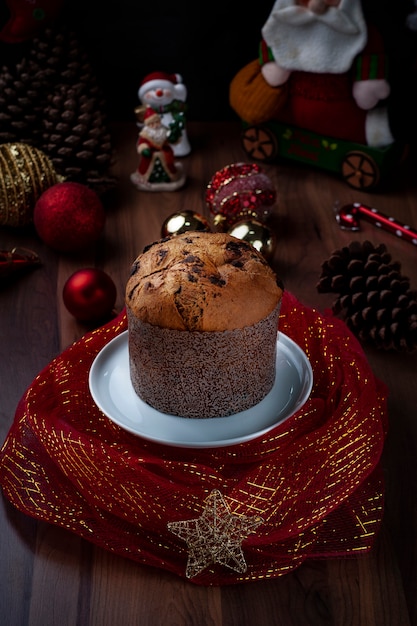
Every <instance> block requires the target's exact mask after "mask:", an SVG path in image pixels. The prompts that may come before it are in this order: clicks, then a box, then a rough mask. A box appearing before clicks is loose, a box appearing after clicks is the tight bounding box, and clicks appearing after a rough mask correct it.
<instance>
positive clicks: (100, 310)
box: [62, 268, 117, 322]
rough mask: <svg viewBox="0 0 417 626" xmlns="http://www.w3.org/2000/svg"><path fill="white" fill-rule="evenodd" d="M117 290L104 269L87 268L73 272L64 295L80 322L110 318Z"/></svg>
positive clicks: (69, 309) (65, 302) (69, 307)
mask: <svg viewBox="0 0 417 626" xmlns="http://www.w3.org/2000/svg"><path fill="white" fill-rule="evenodd" d="M116 296H117V290H116V285H115V284H114V282H113V280H112V278H111V277H110V276H109V275H108V274H106V272H104V271H103V270H100V269H96V268H86V269H82V270H78V271H76V272H74V274H72V275H71V276H70V277H69V278H68V280H67V282H66V283H65V285H64V288H63V291H62V297H63V300H64V304H65V306H66V307H67V309H68V311H69V312H70V313H71V315H73V316H74V317H75V318H76V319H77V320H79V321H80V322H95V321H99V320H100V321H101V320H105V319H106V318H110V316H111V314H112V311H113V307H114V304H115V302H116Z"/></svg>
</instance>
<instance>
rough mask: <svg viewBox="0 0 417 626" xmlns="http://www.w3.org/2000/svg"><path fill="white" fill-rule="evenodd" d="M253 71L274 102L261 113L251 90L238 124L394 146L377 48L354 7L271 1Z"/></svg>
mask: <svg viewBox="0 0 417 626" xmlns="http://www.w3.org/2000/svg"><path fill="white" fill-rule="evenodd" d="M259 66H260V70H259ZM258 70H259V71H260V76H261V77H262V79H263V81H264V83H265V85H266V86H267V87H268V89H269V90H271V93H272V95H273V98H275V100H273V99H271V105H270V106H269V109H268V110H266V109H265V110H264V111H262V107H263V106H265V104H264V103H265V102H266V100H261V96H260V94H261V91H262V89H261V88H259V89H258V94H259V95H258V98H257V99H256V97H255V96H251V100H250V106H251V108H252V110H249V109H248V106H247V104H246V105H244V103H243V102H242V106H243V105H244V106H246V109H245V110H244V111H243V115H241V117H243V119H245V120H246V121H248V122H251V119H250V117H251V116H252V119H253V120H255V121H256V123H260V122H261V121H269V120H272V119H276V120H279V121H281V122H284V123H287V124H291V125H292V126H295V127H299V128H303V129H306V130H310V131H312V132H315V133H319V134H322V135H325V136H330V137H335V138H338V139H342V140H343V139H344V140H347V141H352V142H356V143H360V144H367V145H369V146H373V147H383V146H387V145H389V144H391V143H392V142H393V141H394V138H393V135H392V132H391V129H390V125H389V119H388V113H387V107H386V100H387V98H388V96H389V94H390V85H389V84H388V81H387V77H386V72H387V65H386V59H385V54H384V48H383V41H382V37H381V35H380V33H379V32H378V31H377V30H376V29H374V28H373V26H372V25H371V24H370V23H369V22H368V21H367V20H366V19H365V17H364V12H363V8H362V4H361V0H276V2H275V3H274V5H273V8H272V11H271V13H270V15H269V17H268V19H267V21H266V22H265V24H264V26H263V28H262V41H261V46H260V57H259V60H258ZM257 80H258V81H259V80H260V79H259V77H258V79H257ZM258 84H259V83H258ZM237 88H238V85H237V84H235V85H232V89H235V93H236V96H235V95H234V94H233V92H231V102H232V106H233V102H234V98H235V99H236V100H237V101H238V105H239V106H240V104H241V96H239V95H238V91H237ZM274 90H275V92H274ZM241 92H242V90H241ZM268 93H269V92H268ZM247 102H249V98H248V97H246V103H247ZM257 107H258V108H259V110H257ZM238 113H239V114H240V112H239V111H238ZM262 117H263V118H264V119H263V120H262Z"/></svg>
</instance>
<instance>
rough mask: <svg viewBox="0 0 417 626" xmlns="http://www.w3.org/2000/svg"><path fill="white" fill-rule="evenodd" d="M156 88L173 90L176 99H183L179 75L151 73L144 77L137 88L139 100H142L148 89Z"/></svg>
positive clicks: (183, 87)
mask: <svg viewBox="0 0 417 626" xmlns="http://www.w3.org/2000/svg"><path fill="white" fill-rule="evenodd" d="M158 87H160V88H161V89H164V88H174V91H175V95H176V97H177V98H178V99H179V100H182V99H185V96H186V90H185V85H184V84H183V82H182V76H181V74H168V73H167V72H152V73H151V74H148V75H147V76H145V78H144V79H143V80H142V82H141V84H140V86H139V91H138V96H139V99H140V100H142V97H143V95H144V94H145V93H146V92H147V91H149V90H150V89H157V88H158Z"/></svg>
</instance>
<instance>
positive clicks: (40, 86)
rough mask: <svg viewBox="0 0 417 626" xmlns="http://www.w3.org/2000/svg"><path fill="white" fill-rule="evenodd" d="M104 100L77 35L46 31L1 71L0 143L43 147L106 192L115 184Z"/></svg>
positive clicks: (64, 168) (71, 173)
mask: <svg viewBox="0 0 417 626" xmlns="http://www.w3.org/2000/svg"><path fill="white" fill-rule="evenodd" d="M105 110H106V104H105V101H104V99H103V97H102V95H101V91H100V88H99V86H98V82H97V80H96V77H95V74H94V72H93V69H92V67H91V66H90V63H89V60H88V58H87V55H86V53H85V52H84V51H83V50H82V48H81V47H80V45H79V42H78V39H77V37H76V35H75V34H74V33H72V32H69V31H67V30H66V29H62V30H60V31H59V32H56V31H55V30H53V29H45V30H44V31H42V33H41V35H40V36H39V37H37V38H34V39H33V40H32V41H31V46H30V48H29V49H28V51H27V53H26V56H25V57H24V58H23V59H21V60H20V61H19V62H18V63H16V64H15V66H14V67H3V69H2V72H1V73H0V112H1V113H0V142H2V143H10V142H19V143H28V144H31V145H32V146H34V147H36V148H38V149H39V150H42V152H44V153H45V154H46V155H47V156H48V157H49V158H50V160H51V161H52V163H53V165H54V167H55V169H56V171H57V173H58V174H60V175H61V176H64V177H65V178H66V179H67V180H73V181H77V182H80V183H84V184H88V185H89V186H92V187H95V188H96V191H98V192H100V191H105V190H106V189H107V188H108V187H111V186H112V185H113V183H114V181H113V179H112V177H111V176H109V174H108V170H109V168H110V165H111V137H110V132H109V129H108V126H107V120H106V114H105Z"/></svg>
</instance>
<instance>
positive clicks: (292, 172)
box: [0, 123, 417, 626]
mask: <svg viewBox="0 0 417 626" xmlns="http://www.w3.org/2000/svg"><path fill="white" fill-rule="evenodd" d="M189 134H190V140H191V142H192V148H193V151H192V153H191V155H190V156H189V157H187V158H186V159H184V164H185V167H186V168H187V176H188V178H187V185H186V186H185V187H184V189H182V190H179V191H175V192H170V193H144V192H138V191H137V190H136V189H135V188H134V187H133V186H132V185H131V183H130V181H129V174H130V172H131V171H133V170H134V169H135V167H136V158H137V157H136V152H135V140H136V128H135V126H134V125H131V124H120V125H115V126H114V128H113V135H114V146H115V153H114V165H113V171H114V174H115V175H116V176H117V180H118V183H117V187H116V189H115V190H114V191H112V192H111V193H110V194H109V196H108V197H107V198H106V211H107V222H106V229H105V233H104V234H103V236H102V237H101V239H100V240H99V241H98V243H97V244H96V245H95V246H94V247H93V248H92V249H91V250H88V251H87V252H84V253H82V254H79V255H60V254H58V253H55V252H54V251H52V250H51V249H48V247H47V246H46V245H45V244H43V243H42V242H41V241H40V240H39V238H38V237H37V236H36V233H35V232H34V231H33V229H31V228H28V229H24V230H21V231H18V230H13V229H8V228H4V227H3V228H1V229H0V249H11V248H13V247H14V246H16V245H19V246H27V247H29V248H31V249H33V250H35V251H36V252H37V253H38V254H39V255H40V257H41V260H42V266H41V267H40V268H38V269H35V270H33V271H31V272H29V273H27V274H26V275H23V276H20V277H18V278H16V279H14V280H12V281H9V284H7V285H3V286H2V288H1V291H0V391H1V403H0V441H1V443H2V442H3V441H4V439H5V437H6V435H7V432H8V429H9V427H10V425H11V423H12V421H13V417H14V412H15V409H16V406H17V403H18V401H19V399H20V397H21V396H22V394H23V392H24V391H25V389H26V388H27V386H28V385H29V384H30V383H31V381H32V380H33V378H34V377H35V376H36V375H37V374H38V373H39V371H40V370H41V369H42V368H43V367H44V366H46V365H47V364H48V363H49V361H50V360H51V359H52V358H53V357H55V356H56V355H57V354H59V352H60V351H61V350H63V349H64V348H65V347H67V346H68V345H70V344H71V343H72V342H73V341H75V340H77V339H78V338H79V337H81V336H82V334H84V333H85V332H86V330H89V328H88V327H87V326H86V325H83V324H80V323H77V322H76V321H75V320H74V319H73V318H72V316H71V315H70V314H69V313H68V311H67V310H66V308H65V306H64V305H63V302H62V288H63V285H64V283H65V281H66V279H67V278H68V277H69V275H70V274H71V273H72V272H73V271H75V270H77V269H79V268H82V267H87V266H96V267H100V268H102V269H104V270H105V271H106V272H107V273H109V274H110V275H111V276H112V278H113V280H114V281H115V283H116V287H117V291H118V296H117V302H116V309H117V310H118V311H120V310H121V308H122V307H123V294H124V286H125V282H126V278H127V275H128V272H129V269H130V264H131V262H132V261H133V259H134V258H135V257H136V256H137V254H138V253H139V252H140V251H141V250H142V248H143V247H144V246H145V245H146V244H148V243H150V242H152V241H154V240H155V239H158V238H159V237H160V230H161V225H162V223H163V221H164V220H165V219H166V218H167V217H168V216H169V215H171V214H172V213H174V212H176V211H178V210H180V209H191V210H194V211H196V212H199V213H201V214H204V215H206V217H210V216H209V213H208V210H207V208H206V206H205V203H204V195H205V187H206V185H207V183H208V182H209V180H210V178H211V176H212V175H213V174H214V172H215V171H216V170H217V169H219V168H221V167H223V166H224V165H227V164H228V163H232V162H237V161H242V160H247V157H246V155H245V153H244V151H243V148H242V146H241V142H240V127H239V125H238V124H234V123H206V124H199V123H192V124H190V129H189ZM265 169H266V171H267V173H268V174H269V175H270V177H271V178H272V180H273V182H274V184H275V185H276V189H277V194H278V199H277V205H276V208H275V210H274V215H273V217H272V224H273V228H274V230H275V232H276V236H277V246H276V249H275V254H274V258H273V260H272V261H271V264H272V265H273V267H274V269H275V270H276V271H277V273H278V274H279V275H280V276H281V277H282V279H283V280H284V283H285V286H286V288H287V289H288V290H289V291H291V292H293V293H294V294H295V295H296V296H297V297H298V298H299V299H300V300H301V301H302V302H303V303H304V304H307V305H309V306H312V307H315V308H317V309H319V310H321V311H324V310H325V309H326V308H328V307H330V306H331V303H332V300H333V297H332V296H331V295H329V294H319V293H318V292H317V289H316V283H317V280H318V277H319V274H320V269H321V264H322V262H323V261H324V260H325V259H326V258H327V257H328V256H329V254H330V253H331V252H332V251H333V250H335V249H337V248H340V247H341V246H343V245H347V244H348V243H350V242H351V241H352V240H353V239H358V240H361V241H364V240H366V239H368V240H370V241H372V242H373V243H375V244H377V243H384V244H385V245H386V246H387V248H388V250H389V252H390V254H391V256H392V258H393V259H394V260H397V261H399V262H400V263H401V266H402V271H403V273H404V274H405V275H406V276H408V277H409V278H410V280H411V284H412V286H413V288H414V289H416V288H417V248H415V247H413V246H411V245H410V244H407V243H406V242H403V241H401V240H399V239H398V238H396V237H394V236H392V235H390V234H388V233H384V232H382V231H378V230H377V229H376V228H374V227H373V226H371V225H369V224H364V225H363V228H362V230H361V231H360V232H358V233H355V234H354V235H353V234H352V233H349V232H346V231H341V230H340V229H339V227H338V225H337V224H336V221H335V219H334V215H333V210H332V209H333V204H334V202H335V201H336V200H339V201H340V202H342V203H346V204H348V203H351V202H356V201H359V202H363V203H365V204H368V205H370V206H374V207H376V208H378V209H380V210H381V211H383V212H385V213H387V214H391V215H394V216H395V217H396V218H397V219H399V220H401V221H403V222H406V223H409V224H411V225H413V226H414V227H415V226H416V225H417V176H416V175H415V172H416V165H415V161H413V159H410V160H409V161H407V162H406V163H405V164H404V165H403V167H402V168H400V170H399V171H398V173H396V174H395V175H394V176H392V178H391V179H390V180H389V181H388V182H387V183H386V185H385V186H384V189H383V190H381V191H378V192H375V193H365V192H358V191H355V190H353V189H351V188H349V187H348V186H347V185H346V183H345V182H344V181H343V180H340V179H339V178H337V177H335V176H333V175H331V174H328V173H326V172H323V171H318V170H313V169H310V168H307V167H303V166H298V165H292V164H289V163H288V162H285V163H284V162H283V163H274V164H268V165H265ZM365 349H366V353H367V356H368V358H369V361H370V363H371V366H372V368H373V370H374V372H375V374H376V375H377V377H378V378H380V379H381V380H383V381H384V382H385V383H386V384H387V385H388V387H389V393H390V395H389V433H388V437H387V442H386V446H385V451H384V456H383V467H384V473H385V479H386V508H385V514H384V521H383V526H382V529H381V532H380V534H379V536H378V538H377V541H376V544H375V547H374V549H373V550H372V552H371V553H370V554H368V555H366V556H364V557H361V558H359V559H331V560H328V561H315V562H308V563H306V564H304V565H302V566H301V567H299V568H298V569H297V570H296V571H294V572H292V573H290V574H287V575H286V576H283V577H281V578H279V579H276V580H268V581H265V582H257V583H251V584H245V585H238V586H227V587H223V588H218V587H213V588H200V587H196V586H194V585H192V584H190V583H187V582H185V581H183V580H181V579H178V578H177V577H175V576H173V575H171V574H169V573H167V572H165V571H159V570H156V569H152V568H147V567H143V566H140V565H138V564H136V563H133V562H131V561H129V560H127V559H123V558H121V557H117V556H114V555H112V554H110V553H107V552H105V551H104V550H101V549H99V548H97V547H95V546H93V545H91V544H89V543H88V542H86V541H85V540H82V539H80V538H78V537H76V536H73V535H72V534H69V533H68V532H66V531H65V530H63V529H60V528H56V527H52V526H50V525H48V524H46V523H42V522H37V521H35V520H32V519H30V518H27V517H26V516H25V515H23V514H21V513H19V512H18V511H16V510H15V509H14V508H13V507H12V506H11V505H10V504H9V503H8V502H7V501H6V500H5V499H4V498H3V497H1V498H0V529H1V532H0V622H1V623H2V624H5V626H6V625H7V626H26V625H27V626H57V625H59V626H67V625H68V626H75V625H76V626H116V625H117V626H119V625H121V624H123V625H124V626H134V625H139V624H140V626H159V625H161V626H162V625H164V626H174V625H178V626H201V625H203V624H204V626H249V625H251V626H252V625H253V624H256V625H257V626H317V625H318V626H321V625H323V626H324V625H326V626H330V625H331V626H348V625H349V626H409V625H414V624H417V602H416V598H417V594H416V588H417V580H416V571H417V567H416V565H417V543H416V540H415V537H416V532H417V498H416V494H417V487H416V479H417V449H416V448H417V419H416V415H417V412H416V406H417V385H416V373H417V367H416V366H417V355H415V354H414V355H401V354H398V353H385V352H382V351H378V350H375V349H371V348H367V347H366V348H365Z"/></svg>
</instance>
